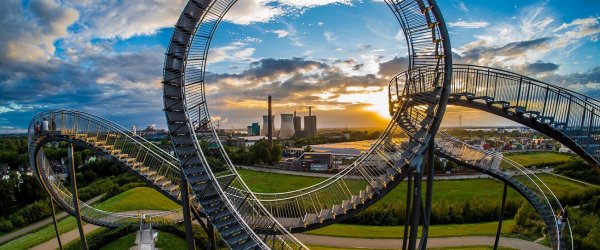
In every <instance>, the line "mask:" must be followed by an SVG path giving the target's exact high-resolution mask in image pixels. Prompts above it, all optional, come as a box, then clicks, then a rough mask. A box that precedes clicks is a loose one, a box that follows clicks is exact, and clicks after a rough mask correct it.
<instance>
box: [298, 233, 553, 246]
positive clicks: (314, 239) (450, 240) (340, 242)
mask: <svg viewBox="0 0 600 250" xmlns="http://www.w3.org/2000/svg"><path fill="white" fill-rule="evenodd" d="M295 236H296V238H298V239H299V240H300V241H301V242H302V243H304V244H307V245H318V246H330V247H340V248H376V249H398V248H400V247H401V246H402V239H359V238H343V237H331V236H318V235H308V234H296V235H295ZM494 240H495V237H491V236H468V237H445V238H429V240H427V248H440V247H463V246H485V245H487V246H491V245H494ZM500 245H501V246H506V247H512V248H516V249H528V250H529V249H531V250H548V249H550V248H548V247H546V246H543V245H540V244H538V243H535V242H531V241H526V240H521V239H514V238H506V237H501V238H500Z"/></svg>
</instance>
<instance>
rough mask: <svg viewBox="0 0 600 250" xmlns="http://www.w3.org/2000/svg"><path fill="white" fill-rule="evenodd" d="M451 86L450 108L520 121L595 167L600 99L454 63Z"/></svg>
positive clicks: (418, 73)
mask: <svg viewBox="0 0 600 250" xmlns="http://www.w3.org/2000/svg"><path fill="white" fill-rule="evenodd" d="M434 73H437V71H436V69H435V68H432V67H421V68H418V69H416V70H411V71H407V72H404V73H402V74H401V75H399V76H398V77H397V78H396V79H405V78H407V77H412V78H413V79H425V78H431V77H433V74H434ZM451 85H452V90H451V93H450V100H449V104H452V105H459V106H464V107H468V108H475V109H479V110H483V111H486V112H490V113H492V114H495V115H498V116H501V117H504V118H507V119H510V120H513V121H515V122H518V123H521V124H523V125H525V126H528V127H530V128H533V129H535V130H537V131H539V132H541V133H544V134H546V135H548V136H550V137H552V138H553V139H555V140H557V141H559V142H560V143H562V144H563V145H565V146H567V147H568V148H569V149H571V150H573V152H575V153H577V154H578V155H579V156H581V157H582V158H583V159H584V160H586V161H587V162H588V163H589V164H591V165H593V166H599V161H600V101H598V100H596V99H594V98H591V97H589V96H585V95H582V94H579V93H576V92H574V91H571V90H568V89H565V88H561V87H558V86H554V85H551V84H548V83H544V82H541V81H538V80H535V79H532V78H529V77H526V76H523V75H519V74H516V73H512V72H508V71H505V70H500V69H494V68H488V67H481V66H474V65H462V64H456V65H454V66H453V76H452V84H451ZM390 94H391V95H396V94H397V92H396V91H393V92H391V93H390ZM399 94H400V96H402V95H401V94H402V93H399ZM430 94H431V93H427V92H425V91H423V92H420V93H419V94H418V96H419V97H420V98H423V99H427V97H428V95H430ZM396 99H397V98H396Z"/></svg>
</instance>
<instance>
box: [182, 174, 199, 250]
mask: <svg viewBox="0 0 600 250" xmlns="http://www.w3.org/2000/svg"><path fill="white" fill-rule="evenodd" d="M180 185H181V186H180V189H181V201H182V207H183V225H184V227H185V239H186V241H187V246H188V249H189V250H193V249H196V244H194V232H193V231H192V215H191V213H190V195H189V187H188V181H187V178H185V174H184V173H181V184H180Z"/></svg>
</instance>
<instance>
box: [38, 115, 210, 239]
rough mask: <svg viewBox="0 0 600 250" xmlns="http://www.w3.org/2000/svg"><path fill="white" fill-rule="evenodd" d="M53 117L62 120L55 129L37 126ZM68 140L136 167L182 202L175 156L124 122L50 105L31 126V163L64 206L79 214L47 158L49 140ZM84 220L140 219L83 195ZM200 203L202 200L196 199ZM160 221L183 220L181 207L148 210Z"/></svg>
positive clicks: (109, 223)
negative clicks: (93, 204)
mask: <svg viewBox="0 0 600 250" xmlns="http://www.w3.org/2000/svg"><path fill="white" fill-rule="evenodd" d="M43 118H46V119H48V121H49V122H50V123H51V124H56V127H55V128H53V129H52V131H46V132H43V133H39V134H36V133H35V132H34V130H33V126H34V125H35V123H36V122H41V121H42V119H43ZM60 141H67V142H72V143H75V144H77V145H80V146H83V147H86V148H89V149H92V150H94V151H96V152H98V154H100V155H102V156H104V157H105V158H107V159H109V160H111V161H112V162H113V163H115V164H117V165H119V166H121V167H122V168H124V169H126V170H128V171H129V172H131V173H134V174H135V175H137V176H138V177H140V178H141V179H143V180H145V181H146V182H147V183H148V184H149V185H151V186H152V187H153V188H155V189H156V190H158V191H160V192H161V193H162V194H163V195H165V196H166V197H169V198H170V199H171V200H173V201H175V202H178V203H181V200H180V199H181V197H180V188H179V182H180V179H181V178H180V174H179V169H178V168H177V167H176V165H174V163H175V162H174V159H173V158H172V156H170V155H168V154H167V153H166V152H164V151H162V150H160V149H159V148H158V147H156V146H154V144H152V143H150V142H148V141H146V140H144V139H143V138H141V137H139V136H135V135H132V134H131V133H130V132H128V131H127V130H125V129H123V128H121V127H120V126H118V125H116V124H114V123H112V122H109V121H106V120H104V119H102V118H99V117H95V116H93V115H89V114H85V113H82V112H77V111H65V110H61V111H46V112H42V113H40V114H38V115H36V116H35V117H34V118H33V120H32V121H31V124H30V129H29V142H28V143H29V156H30V161H31V162H30V163H31V166H34V167H33V170H34V172H35V174H36V176H37V178H38V179H39V180H40V182H41V183H42V186H43V187H44V188H45V189H46V191H47V192H48V193H49V194H50V195H51V196H52V197H53V198H54V200H55V201H57V202H58V203H59V204H60V205H61V207H62V208H63V209H64V210H65V211H67V212H69V213H70V214H74V211H73V199H72V195H71V191H70V189H69V188H68V187H65V186H63V184H62V182H61V181H60V179H59V178H58V175H57V174H56V173H55V172H54V170H53V168H52V164H51V162H49V161H48V159H47V158H46V156H45V154H44V151H43V148H44V146H45V145H47V144H50V143H54V142H60ZM79 204H80V207H81V212H82V217H83V220H84V221H86V222H88V223H92V224H95V225H99V226H106V227H118V226H123V225H125V224H135V223H137V215H136V214H126V213H112V212H107V211H101V210H98V209H95V208H93V207H91V206H89V205H88V204H86V203H84V202H82V201H79ZM195 206H196V209H198V204H197V203H196V204H195ZM148 218H149V219H152V220H153V221H154V222H155V223H162V222H170V223H172V222H180V221H182V215H181V209H178V210H175V211H166V212H160V213H154V214H148Z"/></svg>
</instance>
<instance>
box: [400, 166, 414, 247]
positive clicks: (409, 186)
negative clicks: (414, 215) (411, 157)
mask: <svg viewBox="0 0 600 250" xmlns="http://www.w3.org/2000/svg"><path fill="white" fill-rule="evenodd" d="M408 171H409V173H408V177H407V178H408V180H407V182H406V183H407V188H406V215H405V216H404V236H403V237H402V250H406V247H407V246H408V226H409V225H410V223H409V222H410V218H409V217H410V214H411V213H410V209H411V206H410V203H411V198H412V176H413V174H412V169H410V168H408Z"/></svg>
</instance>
